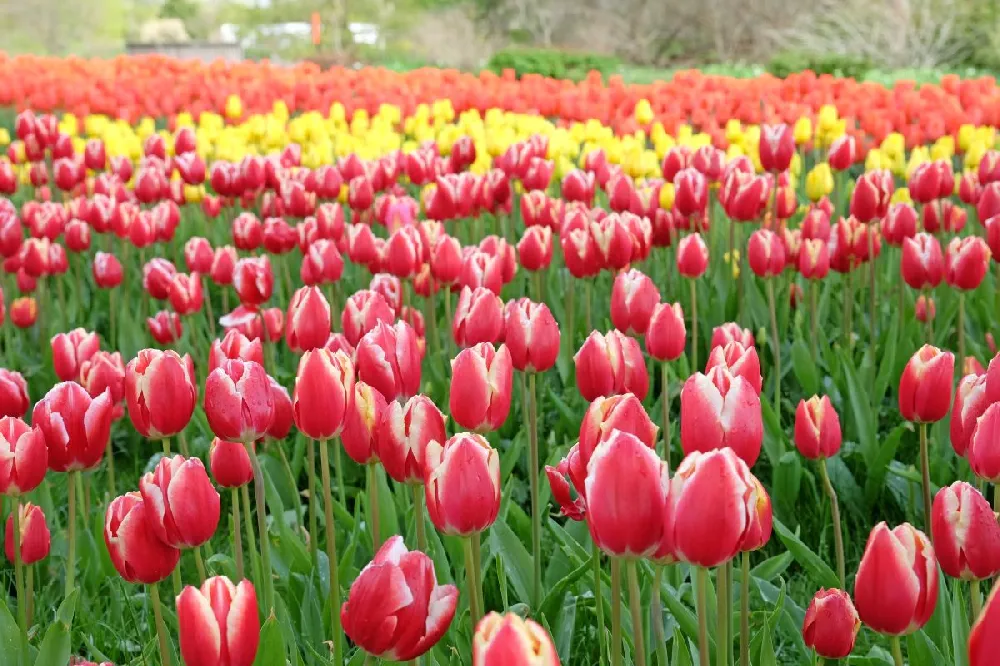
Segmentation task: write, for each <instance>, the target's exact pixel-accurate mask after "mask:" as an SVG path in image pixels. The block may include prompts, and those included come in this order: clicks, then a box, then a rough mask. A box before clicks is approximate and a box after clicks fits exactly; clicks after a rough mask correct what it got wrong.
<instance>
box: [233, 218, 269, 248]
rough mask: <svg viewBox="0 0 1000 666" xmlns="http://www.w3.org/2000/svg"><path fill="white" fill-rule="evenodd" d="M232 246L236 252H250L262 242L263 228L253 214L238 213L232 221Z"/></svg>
mask: <svg viewBox="0 0 1000 666" xmlns="http://www.w3.org/2000/svg"><path fill="white" fill-rule="evenodd" d="M232 231H233V245H235V246H236V249H237V250H245V251H248V252H252V251H254V250H256V249H257V248H259V247H260V246H261V244H262V243H263V242H264V227H263V225H262V224H261V222H260V220H259V219H258V218H257V216H256V215H254V214H253V213H249V212H245V213H240V214H239V215H237V216H236V218H235V219H234V220H233V224H232Z"/></svg>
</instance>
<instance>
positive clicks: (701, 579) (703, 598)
mask: <svg viewBox="0 0 1000 666" xmlns="http://www.w3.org/2000/svg"><path fill="white" fill-rule="evenodd" d="M695 577H696V578H697V586H698V663H699V664H700V665H701V666H709V664H710V663H711V662H710V659H709V654H708V569H706V568H705V567H696V568H695Z"/></svg>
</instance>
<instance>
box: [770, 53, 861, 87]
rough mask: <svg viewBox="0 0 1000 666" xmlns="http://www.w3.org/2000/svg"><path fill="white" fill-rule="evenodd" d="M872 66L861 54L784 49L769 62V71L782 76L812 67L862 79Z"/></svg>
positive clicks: (819, 71)
mask: <svg viewBox="0 0 1000 666" xmlns="http://www.w3.org/2000/svg"><path fill="white" fill-rule="evenodd" d="M871 68H872V63H871V62H869V61H868V60H867V59H865V58H862V57H860V56H855V55H840V54H836V53H827V54H817V53H805V52H802V51H783V52H781V53H778V54H777V55H775V56H774V57H773V58H771V60H770V61H769V62H768V63H767V71H768V72H770V73H771V74H773V75H775V76H778V77H781V78H785V77H786V76H789V75H790V74H794V73H795V72H801V71H804V70H807V69H810V70H812V71H814V72H816V73H817V74H831V75H833V76H842V77H848V78H852V79H857V80H859V81H860V80H862V79H863V78H865V74H867V73H868V70H870V69H871Z"/></svg>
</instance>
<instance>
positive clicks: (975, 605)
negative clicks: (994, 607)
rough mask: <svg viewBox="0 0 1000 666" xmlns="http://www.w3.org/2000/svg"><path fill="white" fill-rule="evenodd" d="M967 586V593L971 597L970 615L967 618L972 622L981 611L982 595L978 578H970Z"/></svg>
mask: <svg viewBox="0 0 1000 666" xmlns="http://www.w3.org/2000/svg"><path fill="white" fill-rule="evenodd" d="M969 588H970V589H969V595H970V596H971V597H972V617H971V618H969V621H970V623H974V622H975V621H976V620H977V619H978V618H979V616H980V615H982V613H983V597H982V595H981V590H980V589H979V581H978V580H970V581H969Z"/></svg>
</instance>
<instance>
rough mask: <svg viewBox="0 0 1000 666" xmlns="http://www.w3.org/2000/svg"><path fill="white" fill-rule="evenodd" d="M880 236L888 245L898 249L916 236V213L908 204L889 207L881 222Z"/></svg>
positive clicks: (896, 204)
mask: <svg viewBox="0 0 1000 666" xmlns="http://www.w3.org/2000/svg"><path fill="white" fill-rule="evenodd" d="M882 235H883V236H884V237H885V239H886V241H887V242H888V243H889V245H893V246H896V247H899V246H901V245H902V244H903V241H905V240H906V239H907V238H913V237H914V236H916V235H917V211H916V209H914V208H913V206H912V205H910V204H908V203H894V204H892V205H891V206H889V212H888V213H886V216H885V220H884V221H883V222H882Z"/></svg>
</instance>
